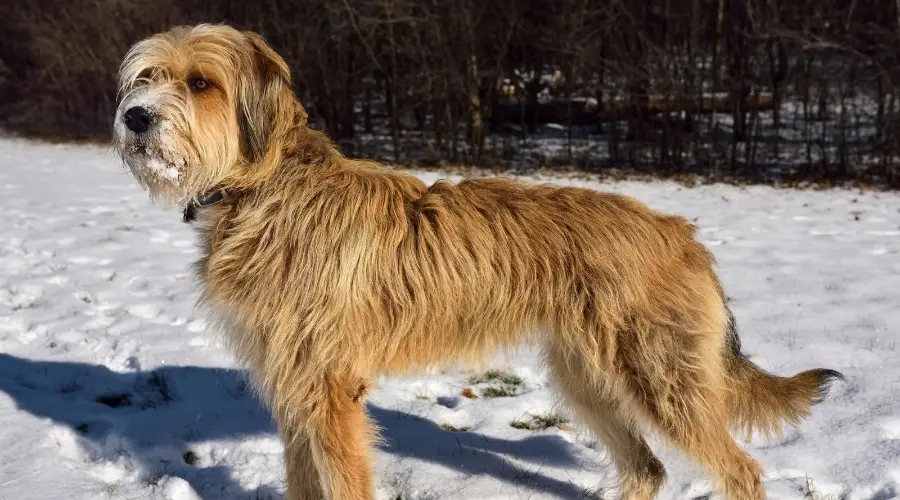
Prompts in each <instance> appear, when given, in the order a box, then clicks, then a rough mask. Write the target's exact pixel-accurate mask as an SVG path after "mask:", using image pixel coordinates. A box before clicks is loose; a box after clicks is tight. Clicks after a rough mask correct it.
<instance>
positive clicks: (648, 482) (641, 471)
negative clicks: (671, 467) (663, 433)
mask: <svg viewBox="0 0 900 500" xmlns="http://www.w3.org/2000/svg"><path fill="white" fill-rule="evenodd" d="M549 362H550V366H551V368H552V370H553V375H554V378H555V379H556V382H557V385H558V386H559V389H560V391H561V392H562V395H563V396H564V397H565V399H566V402H567V403H568V405H569V406H570V407H571V408H572V410H574V411H575V413H576V416H577V417H578V419H579V420H581V421H582V422H583V423H584V424H585V425H587V426H588V427H589V428H590V429H591V431H592V432H593V433H594V435H595V436H596V437H597V439H599V440H600V441H601V442H602V443H603V444H604V445H605V446H606V448H607V449H608V450H609V454H610V457H611V458H612V460H613V463H614V465H615V467H616V470H617V472H618V474H619V486H620V490H621V498H622V499H623V500H650V499H652V498H654V497H655V496H656V494H657V492H658V491H659V489H660V488H661V487H662V485H663V484H664V483H665V481H666V471H665V469H664V468H663V465H662V463H661V462H660V461H659V459H657V458H656V456H655V455H654V454H653V451H652V450H650V447H649V446H648V445H647V442H646V441H645V440H644V438H643V436H641V434H640V431H639V429H638V428H637V426H636V422H635V421H634V419H633V418H628V414H627V413H626V412H625V411H624V409H623V408H622V403H621V402H620V401H617V400H616V399H615V398H614V397H613V395H612V393H610V392H609V391H608V387H606V386H605V384H604V383H603V382H602V381H600V380H598V378H597V374H592V373H587V372H586V370H585V369H584V368H583V366H582V365H581V363H580V360H573V362H572V363H566V361H565V359H564V358H563V356H562V355H561V354H560V353H559V352H556V353H551V354H550V359H549Z"/></svg>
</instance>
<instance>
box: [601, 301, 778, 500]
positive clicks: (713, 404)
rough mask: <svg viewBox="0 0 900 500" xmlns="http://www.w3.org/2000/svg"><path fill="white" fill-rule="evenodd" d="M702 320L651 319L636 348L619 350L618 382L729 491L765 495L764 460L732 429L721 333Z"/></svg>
mask: <svg viewBox="0 0 900 500" xmlns="http://www.w3.org/2000/svg"><path fill="white" fill-rule="evenodd" d="M692 323H693V325H697V326H694V327H692ZM703 323H704V322H703V321H698V322H692V321H691V320H690V319H685V320H684V321H682V322H681V325H680V326H673V325H672V323H666V324H661V323H655V324H653V323H652V322H651V323H650V324H647V325H645V328H643V329H641V330H642V331H640V333H636V334H635V335H634V337H633V340H632V341H631V342H633V343H634V348H631V349H627V350H623V351H622V353H621V365H622V369H621V370H618V371H617V386H619V387H622V388H623V390H625V391H627V392H629V393H630V397H631V399H632V400H633V401H635V402H636V403H637V404H638V406H639V407H640V408H641V410H642V411H641V413H643V414H644V415H645V416H646V417H648V420H649V421H650V422H651V423H652V424H653V425H654V426H655V427H656V428H657V429H658V430H659V431H660V432H661V433H662V434H663V436H665V437H666V438H668V439H669V440H670V441H671V442H672V444H674V445H676V446H677V447H679V448H681V449H682V450H683V451H684V452H685V453H687V454H688V455H689V456H690V457H692V458H693V459H694V460H696V461H697V462H699V463H700V464H702V465H703V466H705V467H706V468H707V469H708V470H709V471H710V472H711V473H712V474H713V475H714V476H715V478H716V480H717V483H718V485H719V487H720V488H721V491H722V492H723V493H725V495H726V496H727V497H728V498H729V499H732V500H762V499H764V498H765V491H764V489H763V485H762V471H761V468H760V466H759V464H758V463H757V462H756V461H755V460H754V459H753V458H752V457H751V456H750V455H749V454H747V453H746V452H745V451H744V450H743V449H741V448H740V446H739V445H738V444H737V442H736V441H735V440H734V438H733V437H732V436H731V434H730V432H729V424H730V415H729V408H728V406H727V392H726V391H727V390H726V386H725V383H726V372H725V366H724V363H723V362H722V356H721V350H722V349H723V343H722V335H721V332H711V331H710V330H709V329H708V328H709V327H708V326H703Z"/></svg>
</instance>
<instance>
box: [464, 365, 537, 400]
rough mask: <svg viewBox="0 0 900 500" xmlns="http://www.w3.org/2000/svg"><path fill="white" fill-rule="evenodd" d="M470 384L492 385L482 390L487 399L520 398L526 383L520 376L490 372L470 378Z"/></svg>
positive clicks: (497, 371)
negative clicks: (523, 385)
mask: <svg viewBox="0 0 900 500" xmlns="http://www.w3.org/2000/svg"><path fill="white" fill-rule="evenodd" d="M469 383H470V384H491V385H489V386H488V387H485V388H484V389H482V390H481V395H482V396H484V397H486V398H509V397H513V396H518V395H519V393H520V391H521V388H522V384H523V383H524V381H523V380H522V378H521V377H519V376H518V375H514V374H512V373H508V372H502V371H500V370H488V371H486V372H484V373H483V374H481V375H473V376H472V377H469Z"/></svg>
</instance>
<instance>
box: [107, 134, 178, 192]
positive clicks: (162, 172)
mask: <svg viewBox="0 0 900 500" xmlns="http://www.w3.org/2000/svg"><path fill="white" fill-rule="evenodd" d="M121 151H122V158H123V159H124V160H125V165H126V166H127V167H128V169H129V170H131V173H132V174H133V175H134V176H135V177H136V178H137V180H138V181H139V182H140V183H141V184H143V185H145V186H148V187H151V188H152V187H155V186H159V185H160V184H161V183H168V184H174V185H178V184H179V181H180V180H181V178H182V175H183V173H184V162H180V163H179V162H176V161H172V160H170V159H168V158H167V157H166V155H165V154H163V152H162V151H159V150H158V149H157V148H153V147H151V146H150V145H148V144H147V143H146V142H144V141H141V140H138V139H135V140H132V141H129V142H128V143H127V144H125V145H123V147H122V148H121Z"/></svg>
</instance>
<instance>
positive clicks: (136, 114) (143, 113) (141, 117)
mask: <svg viewBox="0 0 900 500" xmlns="http://www.w3.org/2000/svg"><path fill="white" fill-rule="evenodd" d="M123 118H124V119H125V126H126V127H128V130H130V131H132V132H134V133H135V134H143V133H144V132H146V131H147V130H149V129H150V126H151V125H153V116H151V115H150V112H148V111H147V109H146V108H144V107H142V106H135V107H133V108H128V110H126V111H125V115H124V117H123Z"/></svg>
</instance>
